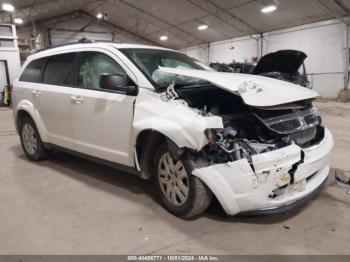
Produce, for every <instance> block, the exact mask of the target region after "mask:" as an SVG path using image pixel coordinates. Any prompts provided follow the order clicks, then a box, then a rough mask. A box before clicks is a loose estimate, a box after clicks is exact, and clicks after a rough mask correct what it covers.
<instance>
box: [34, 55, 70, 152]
mask: <svg viewBox="0 0 350 262" xmlns="http://www.w3.org/2000/svg"><path fill="white" fill-rule="evenodd" d="M76 57H77V54H76V53H74V52H72V53H65V54H59V55H54V56H51V57H49V58H48V61H47V64H46V66H45V70H44V74H43V78H42V84H41V88H40V90H38V91H39V93H40V115H41V118H42V120H43V123H44V126H45V128H46V130H47V138H48V142H49V143H52V144H55V145H58V146H61V147H65V148H69V149H74V134H73V124H72V103H71V96H72V94H73V89H74V86H75V85H76V83H77V74H76V70H77V69H76V64H75V63H76Z"/></svg>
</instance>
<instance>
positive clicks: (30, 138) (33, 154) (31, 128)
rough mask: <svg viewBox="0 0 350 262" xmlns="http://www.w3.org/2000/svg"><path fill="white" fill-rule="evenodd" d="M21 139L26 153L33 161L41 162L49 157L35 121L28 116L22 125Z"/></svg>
mask: <svg viewBox="0 0 350 262" xmlns="http://www.w3.org/2000/svg"><path fill="white" fill-rule="evenodd" d="M20 138H21V144H22V148H23V151H24V153H25V154H26V156H27V157H28V158H29V159H30V160H32V161H41V160H44V159H46V157H47V149H46V148H45V147H44V145H43V143H42V141H41V138H40V135H39V132H38V129H37V128H36V125H35V123H34V121H33V120H32V119H31V118H30V117H28V116H26V117H25V118H24V119H23V120H22V121H21V124H20Z"/></svg>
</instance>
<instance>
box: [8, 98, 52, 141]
mask: <svg viewBox="0 0 350 262" xmlns="http://www.w3.org/2000/svg"><path fill="white" fill-rule="evenodd" d="M14 109H15V110H14V119H15V124H16V129H17V133H18V132H19V130H18V127H17V118H18V112H19V111H22V110H23V111H25V112H26V113H28V114H29V115H30V117H31V118H32V119H33V121H34V123H35V125H36V127H37V129H38V132H39V134H40V138H41V140H42V141H43V142H48V140H47V130H46V128H45V125H44V122H43V121H42V119H41V117H40V113H39V112H38V110H37V109H36V108H35V107H34V105H33V103H32V102H30V101H29V100H21V101H20V102H19V103H18V104H17V105H16V107H15V108H14Z"/></svg>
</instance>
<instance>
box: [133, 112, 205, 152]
mask: <svg viewBox="0 0 350 262" xmlns="http://www.w3.org/2000/svg"><path fill="white" fill-rule="evenodd" d="M144 130H154V131H157V132H159V133H161V134H163V135H164V136H166V137H168V138H169V139H170V140H171V141H173V142H174V143H175V144H176V145H177V146H178V147H180V148H181V147H188V148H192V149H195V150H200V149H201V148H202V147H204V146H205V145H206V144H207V143H208V140H207V138H206V136H205V134H204V130H203V131H202V132H201V131H200V130H191V127H188V126H187V127H186V126H184V125H180V124H178V123H176V122H174V121H171V120H169V119H165V118H162V117H151V118H148V119H144V120H140V121H138V122H136V123H134V131H135V140H136V138H137V136H138V135H139V134H140V133H141V132H142V131H144Z"/></svg>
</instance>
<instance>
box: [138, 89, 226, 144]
mask: <svg viewBox="0 0 350 262" xmlns="http://www.w3.org/2000/svg"><path fill="white" fill-rule="evenodd" d="M209 128H223V123H222V120H221V117H218V116H211V117H206V116H202V115H200V114H199V113H198V112H197V111H196V110H194V109H192V108H190V107H189V106H188V105H187V104H186V103H185V101H183V100H170V101H162V99H161V95H160V94H157V93H154V92H152V91H148V90H140V94H139V96H138V97H137V99H136V104H135V117H134V124H133V132H134V135H133V136H134V141H136V138H137V136H138V134H139V133H140V132H141V131H143V130H156V131H158V132H160V133H162V134H163V135H165V136H166V137H168V138H170V139H171V140H172V141H173V142H174V143H175V144H176V145H177V146H178V147H180V148H181V147H187V148H191V149H195V150H197V151H199V150H200V149H202V148H203V147H204V146H205V145H206V144H208V139H207V137H206V136H205V134H204V131H205V130H206V129H209Z"/></svg>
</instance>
